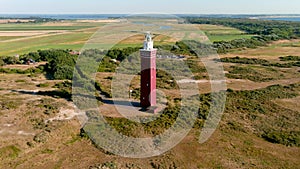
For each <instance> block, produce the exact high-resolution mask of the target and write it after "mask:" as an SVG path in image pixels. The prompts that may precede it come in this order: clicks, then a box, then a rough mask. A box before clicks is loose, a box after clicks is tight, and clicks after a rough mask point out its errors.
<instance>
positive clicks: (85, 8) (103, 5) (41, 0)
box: [0, 0, 300, 14]
mask: <svg viewBox="0 0 300 169" xmlns="http://www.w3.org/2000/svg"><path fill="white" fill-rule="evenodd" d="M133 13H135V14H137V13H165V14H300V0H0V14H133Z"/></svg>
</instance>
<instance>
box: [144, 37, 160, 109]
mask: <svg viewBox="0 0 300 169" xmlns="http://www.w3.org/2000/svg"><path fill="white" fill-rule="evenodd" d="M156 53H157V49H154V48H153V40H152V37H151V34H150V32H148V33H147V34H146V36H145V41H144V48H143V49H141V50H140V55H141V98H140V100H141V103H140V104H141V107H142V108H150V110H151V109H152V110H154V109H155V106H156Z"/></svg>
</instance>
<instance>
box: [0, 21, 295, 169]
mask: <svg viewBox="0 0 300 169" xmlns="http://www.w3.org/2000/svg"><path fill="white" fill-rule="evenodd" d="M186 19H187V20H188V21H189V23H185V24H193V25H194V26H197V27H198V28H199V29H200V30H201V31H202V32H203V33H205V35H207V37H208V39H209V40H210V43H206V44H197V45H199V46H201V47H202V48H203V49H214V50H216V51H218V53H219V56H220V59H216V60H214V62H218V63H222V64H223V67H224V73H225V76H226V84H227V88H228V89H227V90H226V91H224V92H226V95H227V100H226V106H225V111H224V114H223V117H222V120H221V122H220V124H219V125H218V127H217V130H216V132H215V133H214V134H213V136H212V137H211V138H210V139H209V140H208V141H207V142H206V143H204V144H200V143H199V142H198V138H199V131H200V129H201V128H202V127H203V124H204V121H205V120H206V119H207V118H208V117H207V116H208V111H209V108H210V107H211V106H212V105H211V104H212V103H211V102H210V100H211V94H210V91H211V86H210V82H209V80H208V79H209V75H208V72H207V71H206V69H205V66H204V65H203V63H201V62H200V61H199V60H198V59H197V58H196V57H195V53H194V52H193V51H191V50H190V49H189V47H188V46H186V45H185V42H182V41H174V39H172V38H170V37H167V36H162V35H154V40H155V41H156V42H158V43H156V47H157V48H159V49H163V50H169V51H170V52H172V53H175V54H176V55H180V56H183V58H182V60H183V62H184V63H186V64H187V65H188V66H189V68H190V70H191V71H192V73H193V79H194V82H195V83H197V84H198V85H199V94H195V95H194V96H193V97H195V98H198V99H197V102H195V103H193V104H199V106H200V108H199V110H198V119H197V122H196V124H195V125H194V127H193V129H192V130H191V132H190V133H189V134H188V136H187V137H186V138H185V139H184V140H183V141H182V142H181V143H180V144H178V145H177V146H176V147H175V148H173V149H172V150H170V151H168V152H167V153H165V154H163V155H160V156H157V157H151V158H147V159H130V158H123V157H119V156H116V155H113V154H111V153H109V152H106V151H105V150H103V149H101V148H99V147H97V146H95V144H94V142H93V141H91V140H90V138H89V134H88V133H87V132H86V131H85V128H84V127H83V126H81V124H80V122H79V120H78V118H76V117H77V115H78V112H76V111H75V110H74V105H73V103H72V92H71V91H72V88H71V87H72V80H74V79H73V71H74V66H75V64H76V59H77V58H78V54H79V51H80V49H81V48H82V47H83V46H84V44H85V43H86V41H88V40H89V39H90V38H91V36H92V35H93V34H95V33H96V32H97V30H99V29H101V28H102V27H104V26H105V25H106V24H107V23H109V22H118V20H110V21H108V20H106V21H105V22H103V21H95V20H81V21H80V20H78V21H75V20H72V21H70V20H63V21H47V22H39V23H31V22H28V23H3V24H0V56H1V57H0V66H1V67H0V95H1V98H0V136H1V137H0V161H1V163H0V168H42V167H44V168H131V169H135V168H143V169H144V168H149V169H162V168H163V169H164V168H165V169H171V168H174V169H175V168H270V169H271V168H272V169H273V168H298V167H299V165H300V161H299V157H300V125H299V124H300V109H299V106H298V104H299V100H300V99H299V94H300V93H299V91H300V76H299V71H300V70H299V66H300V31H299V30H300V26H299V24H297V23H294V22H281V21H267V22H265V21H259V20H248V19H232V20H227V19H210V20H209V19H207V18H206V19H203V18H186ZM142 41H143V35H142V34H141V35H138V36H134V37H130V38H127V39H125V40H123V41H121V42H120V43H119V44H118V45H117V46H115V48H113V49H111V50H108V51H101V50H97V49H90V50H86V51H81V52H82V53H81V55H82V56H86V57H90V56H93V57H94V56H100V57H101V58H102V62H101V64H100V65H97V66H98V67H97V73H96V75H95V76H96V79H95V81H93V82H88V84H87V85H86V86H84V87H86V88H95V89H96V91H97V92H96V94H95V96H96V98H97V99H98V103H99V107H100V110H101V111H104V112H101V113H103V114H105V116H106V117H105V118H106V120H107V121H108V122H109V123H110V124H111V125H112V126H113V127H114V128H115V129H116V130H117V131H119V132H121V133H122V134H124V135H127V136H133V137H140V136H141V137H144V136H149V135H150V136H152V135H157V134H160V133H162V132H163V131H164V130H165V129H167V128H169V127H170V126H171V125H172V124H173V123H174V120H175V119H176V117H177V116H178V111H179V109H180V104H179V103H180V95H178V85H177V83H176V82H175V81H174V79H173V78H172V77H171V76H170V75H169V74H168V73H166V72H164V71H158V72H157V80H158V82H157V87H158V89H160V90H161V91H163V92H164V93H165V94H166V96H167V102H168V104H167V108H166V109H165V110H164V111H163V112H162V114H161V115H160V116H159V118H158V119H157V120H155V121H153V122H149V123H142V124H140V123H136V122H132V121H129V120H128V119H125V118H122V117H120V116H114V115H112V114H113V113H114V112H115V110H114V108H113V107H112V106H111V105H107V104H106V102H105V101H104V100H105V99H111V98H110V97H112V93H111V83H112V81H113V79H114V75H115V74H114V72H115V71H116V69H117V68H118V67H119V66H120V65H121V64H122V62H128V63H130V62H131V60H134V59H135V57H136V56H132V55H131V54H132V53H134V52H136V51H138V49H139V48H141V43H142ZM108 43H109V42H108ZM193 43H196V42H193ZM32 60H34V62H35V63H33V62H32ZM24 63H28V64H29V65H27V64H24ZM132 67H133V66H132ZM81 76H84V73H82V72H79V73H78V72H77V73H75V74H74V77H76V78H75V79H76V80H78V79H79V80H80V78H82V77H81ZM139 79H140V77H139V75H136V76H135V77H134V78H133V80H132V81H131V85H130V87H131V89H132V91H133V92H132V97H133V99H135V100H137V101H138V98H139V93H140V91H139ZM89 113H90V114H92V113H91V112H89Z"/></svg>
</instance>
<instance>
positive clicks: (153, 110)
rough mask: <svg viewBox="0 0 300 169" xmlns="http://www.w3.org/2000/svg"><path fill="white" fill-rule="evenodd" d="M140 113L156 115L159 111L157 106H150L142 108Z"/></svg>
mask: <svg viewBox="0 0 300 169" xmlns="http://www.w3.org/2000/svg"><path fill="white" fill-rule="evenodd" d="M140 111H142V112H145V113H152V114H157V113H158V112H159V111H160V110H159V108H158V107H157V106H151V107H147V108H145V107H143V108H142V109H141V110H140Z"/></svg>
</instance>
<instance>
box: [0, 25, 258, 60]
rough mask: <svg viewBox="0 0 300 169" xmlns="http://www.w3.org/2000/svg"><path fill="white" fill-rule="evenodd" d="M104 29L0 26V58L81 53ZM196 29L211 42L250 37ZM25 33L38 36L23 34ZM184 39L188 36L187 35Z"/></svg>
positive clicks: (208, 27)
mask: <svg viewBox="0 0 300 169" xmlns="http://www.w3.org/2000/svg"><path fill="white" fill-rule="evenodd" d="M103 25H105V23H95V22H76V21H66V22H51V23H46V24H32V23H22V24H0V32H1V33H2V34H1V36H0V56H4V55H17V54H19V55H20V54H24V53H28V52H31V51H36V50H38V49H50V48H54V49H65V48H67V49H73V50H80V49H81V48H82V47H83V46H84V44H85V43H86V42H87V41H88V39H89V38H91V36H92V35H93V34H94V33H95V32H96V31H97V30H98V29H99V28H100V27H101V26H103ZM197 26H198V27H199V29H200V31H202V32H203V34H205V35H206V36H207V37H208V38H209V40H210V41H211V42H215V41H230V40H233V39H239V38H250V37H252V35H248V34H245V33H244V32H242V31H240V30H238V29H235V28H230V27H224V26H216V25H197ZM62 31H63V32H62ZM28 32H34V33H38V34H34V33H33V34H32V35H30V33H29V34H26V33H28ZM5 33H7V34H5ZM13 33H16V35H11V34H13ZM22 33H25V34H26V35H23V34H22ZM186 36H190V34H188V35H186ZM133 42H134V43H133ZM166 43H170V42H169V38H167V37H160V38H159V41H158V42H157V43H156V45H162V44H166ZM109 44H110V43H108V44H107V45H108V46H109ZM140 45H141V42H140V39H136V40H135V39H131V41H130V42H128V41H124V42H120V44H118V45H117V46H115V47H117V48H124V47H129V46H133V47H136V46H140Z"/></svg>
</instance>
